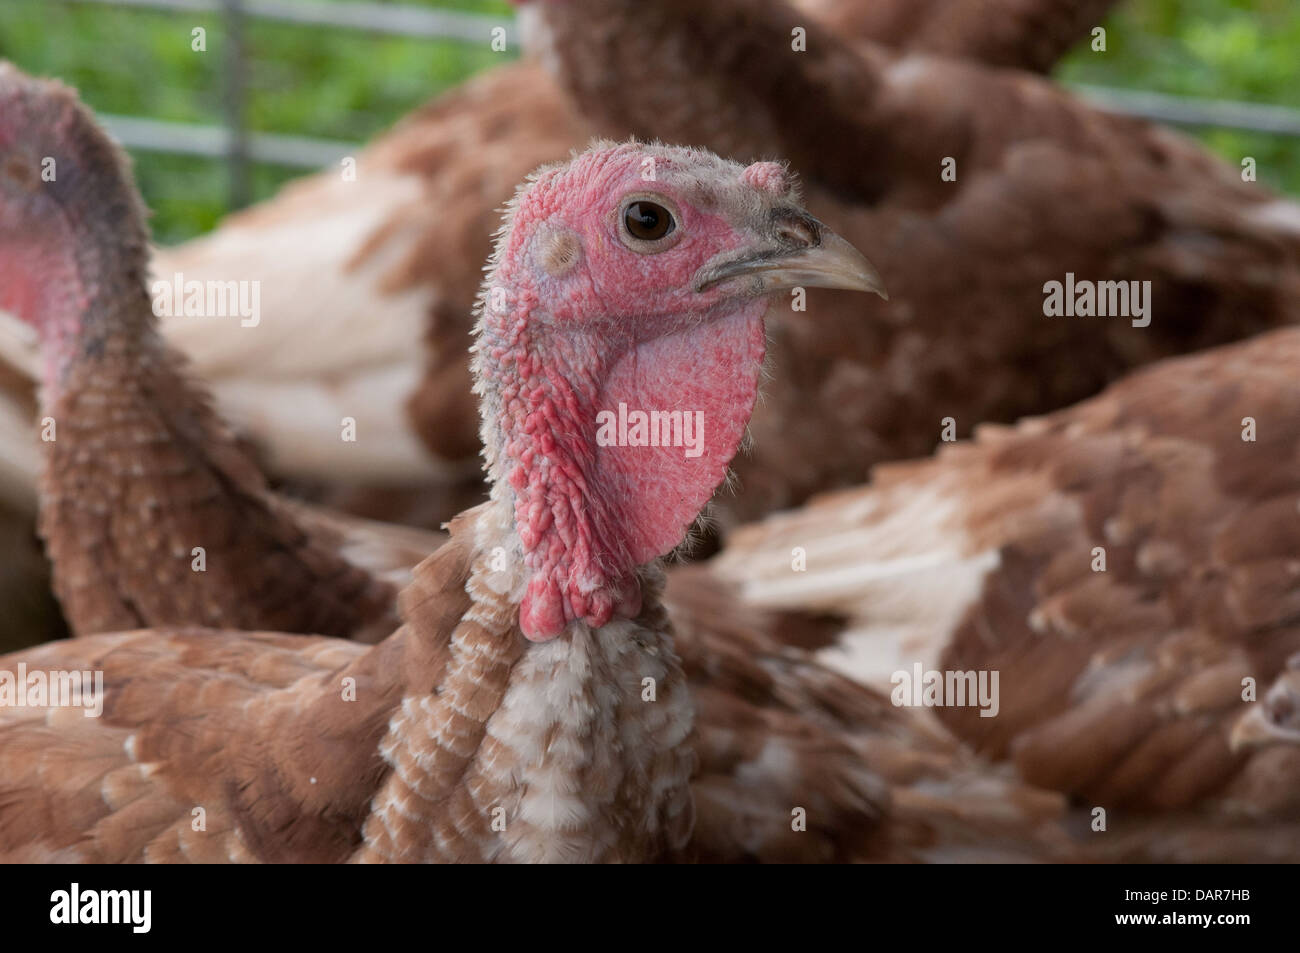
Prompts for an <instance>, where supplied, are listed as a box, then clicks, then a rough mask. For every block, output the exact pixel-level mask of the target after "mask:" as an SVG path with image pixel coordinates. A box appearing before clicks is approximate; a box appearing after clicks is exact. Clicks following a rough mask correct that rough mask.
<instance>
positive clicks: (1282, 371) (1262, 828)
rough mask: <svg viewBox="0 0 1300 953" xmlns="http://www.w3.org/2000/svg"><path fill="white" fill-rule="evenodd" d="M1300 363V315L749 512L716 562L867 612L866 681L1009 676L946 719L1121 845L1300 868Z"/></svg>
mask: <svg viewBox="0 0 1300 953" xmlns="http://www.w3.org/2000/svg"><path fill="white" fill-rule="evenodd" d="M1297 366H1300V332H1297V331H1295V330H1284V331H1279V332H1274V333H1273V334H1270V335H1265V336H1262V337H1260V338H1259V339H1257V340H1254V341H1250V342H1247V343H1245V344H1238V345H1234V346H1231V347H1228V348H1222V349H1218V350H1213V351H1209V352H1206V353H1205V354H1202V355H1197V356H1193V357H1187V358H1182V359H1179V360H1177V361H1170V362H1167V363H1165V364H1162V365H1160V366H1157V367H1154V368H1151V369H1149V370H1146V371H1144V372H1141V373H1138V374H1135V375H1132V376H1131V377H1130V378H1127V379H1125V380H1124V381H1122V382H1121V383H1119V384H1116V385H1113V386H1112V387H1111V388H1109V389H1108V390H1106V391H1105V392H1104V393H1103V394H1102V395H1100V396H1099V397H1097V398H1095V399H1093V400H1090V401H1087V402H1085V403H1083V404H1080V405H1079V406H1077V407H1075V408H1072V409H1070V410H1066V411H1061V412H1059V413H1057V414H1053V415H1051V416H1048V417H1044V418H1040V419H1035V420H1030V421H1026V422H1024V423H1022V424H1021V425H1019V426H1018V427H1015V428H1009V429H1008V428H985V429H983V430H981V431H980V433H979V434H978V436H977V439H976V440H975V441H974V442H973V443H971V444H962V445H958V446H955V447H953V448H950V449H946V450H944V451H943V452H941V453H940V454H939V455H938V456H937V457H936V458H935V459H933V460H929V461H925V462H919V463H905V464H894V465H890V466H886V467H882V468H880V469H878V470H877V472H876V475H875V479H874V480H873V482H872V484H871V485H870V486H868V487H865V488H862V489H859V490H852V491H844V492H841V493H838V494H833V495H829V496H826V497H823V498H819V499H817V500H814V501H812V502H811V503H810V504H808V505H807V506H806V507H804V508H803V509H802V510H799V511H794V512H792V513H789V514H782V515H779V516H776V517H773V518H771V519H769V520H768V521H766V522H764V523H760V524H756V525H754V526H752V527H747V528H745V529H743V530H741V531H739V532H737V533H736V534H735V535H734V536H733V538H732V539H731V540H730V542H729V544H728V548H727V550H726V552H725V554H724V556H723V557H722V559H721V560H720V561H719V562H718V563H717V564H715V565H713V566H712V567H710V570H709V571H710V572H714V573H716V574H717V575H718V576H719V578H720V579H723V580H735V582H736V584H737V585H739V586H741V591H742V593H743V596H744V598H745V599H747V600H750V601H752V602H753V603H754V604H755V605H756V606H758V607H762V608H766V609H773V610H782V611H794V610H797V609H798V610H804V611H809V612H818V613H836V614H839V615H841V616H843V617H847V619H848V622H847V624H846V626H845V629H844V631H843V632H842V633H841V634H840V635H839V636H838V637H837V639H835V640H833V641H828V642H827V643H826V647H825V648H824V649H823V650H822V652H821V653H820V654H819V657H820V658H821V659H822V660H823V661H826V662H828V663H830V664H831V665H833V666H834V667H835V668H838V669H840V670H842V671H845V672H848V673H850V674H853V675H854V676H856V677H857V678H859V679H860V680H862V681H864V682H867V683H871V684H880V685H882V687H885V686H887V682H886V679H887V678H888V677H889V675H890V672H891V669H893V670H898V671H904V672H910V671H911V669H912V665H913V664H914V663H918V662H919V663H921V664H922V665H923V666H924V667H925V668H927V669H929V668H933V669H935V670H938V671H944V672H946V671H997V672H999V673H1000V696H1001V701H1000V708H999V710H998V712H997V715H996V716H995V717H980V712H979V710H978V709H977V708H973V707H943V708H936V709H935V711H936V713H938V715H939V717H940V719H941V721H942V722H943V723H944V724H945V725H946V726H947V727H948V728H949V729H950V730H951V731H952V732H953V733H954V734H955V736H956V737H958V738H960V739H963V740H964V741H965V742H966V743H968V744H970V745H972V746H973V747H974V748H975V749H976V750H978V751H981V752H983V753H985V754H986V755H988V756H990V757H992V758H995V759H998V760H1005V761H1007V762H1009V763H1011V764H1013V765H1014V766H1015V767H1016V769H1017V771H1018V774H1019V776H1020V777H1021V778H1023V779H1024V780H1025V781H1026V782H1028V783H1031V784H1033V785H1036V786H1040V787H1045V788H1048V789H1053V790H1057V791H1060V792H1062V793H1063V794H1065V795H1068V796H1069V797H1070V798H1072V799H1073V801H1074V803H1075V804H1076V805H1078V806H1079V807H1081V808H1087V809H1089V810H1090V809H1092V808H1094V807H1103V808H1105V809H1106V810H1107V812H1108V814H1109V827H1108V831H1109V832H1110V834H1111V835H1115V836H1112V837H1097V838H1096V839H1095V849H1096V850H1097V852H1098V853H1099V854H1100V855H1101V856H1109V857H1124V858H1127V859H1136V858H1140V857H1146V858H1153V857H1154V858H1161V857H1163V858H1166V859H1175V860H1191V859H1207V858H1213V857H1217V858H1219V859H1228V860H1249V859H1290V860H1294V859H1296V858H1298V857H1300V799H1297V797H1296V795H1295V790H1296V789H1295V785H1294V784H1293V783H1292V782H1291V779H1293V778H1295V777H1297V776H1300V745H1297V744H1296V743H1295V739H1294V737H1292V736H1289V735H1287V734H1285V732H1281V731H1278V730H1276V727H1275V724H1285V722H1286V721H1287V720H1289V719H1291V712H1292V710H1293V709H1292V707H1291V706H1290V704H1286V705H1280V706H1276V707H1275V708H1274V710H1273V711H1272V712H1271V713H1269V714H1268V715H1264V714H1263V711H1262V709H1261V708H1260V706H1263V705H1264V704H1265V692H1266V691H1268V688H1269V686H1270V685H1271V684H1272V683H1274V681H1275V680H1277V681H1278V682H1279V689H1278V690H1279V691H1280V692H1281V693H1282V694H1286V695H1287V697H1288V698H1290V697H1293V696H1292V695H1291V694H1288V692H1289V690H1288V689H1286V688H1285V687H1284V685H1282V682H1283V678H1284V676H1285V675H1286V674H1287V670H1286V668H1285V666H1286V661H1287V659H1288V658H1289V657H1291V656H1293V655H1294V654H1295V653H1296V652H1297V651H1300V561H1297V554H1298V553H1300V521H1297V518H1296V514H1297V500H1300V466H1298V465H1297V464H1300V389H1297V388H1296V386H1295V368H1296V367H1297ZM1252 428H1257V429H1254V430H1252ZM1246 438H1251V439H1246ZM796 546H798V547H803V549H804V550H805V551H806V560H807V567H808V571H807V572H806V573H795V572H792V571H791V558H790V552H791V549H792V548H793V547H796ZM1103 559H1104V562H1102V561H1101V560H1103ZM1255 699H1259V700H1258V701H1256V700H1255ZM1261 718H1264V719H1266V720H1265V722H1264V723H1262V724H1255V723H1256V722H1257V721H1258V720H1259V719H1261ZM1246 720H1249V721H1250V722H1251V727H1252V728H1253V730H1252V731H1251V732H1249V733H1248V734H1249V735H1250V737H1251V738H1252V739H1253V740H1251V741H1249V742H1248V743H1244V744H1243V743H1241V740H1240V737H1239V736H1241V734H1242V729H1241V727H1239V726H1241V725H1242V723H1243V721H1246ZM1234 738H1237V740H1236V741H1234ZM1261 739H1262V742H1261ZM1270 741H1273V742H1275V743H1271V744H1269V743H1267V742H1270ZM1252 852H1257V853H1252Z"/></svg>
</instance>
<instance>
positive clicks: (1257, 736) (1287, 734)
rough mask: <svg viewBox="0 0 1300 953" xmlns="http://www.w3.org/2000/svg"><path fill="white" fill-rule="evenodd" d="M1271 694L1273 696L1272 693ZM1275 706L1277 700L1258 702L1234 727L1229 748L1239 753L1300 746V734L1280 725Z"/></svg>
mask: <svg viewBox="0 0 1300 953" xmlns="http://www.w3.org/2000/svg"><path fill="white" fill-rule="evenodd" d="M1269 694H1270V696H1271V695H1272V693H1271V692H1270V693H1269ZM1275 704H1276V702H1275V699H1273V698H1272V697H1269V698H1266V699H1264V701H1262V702H1256V703H1255V705H1254V706H1253V707H1252V708H1251V709H1250V711H1248V712H1246V714H1244V715H1242V716H1241V717H1240V718H1239V719H1237V723H1236V724H1235V725H1233V726H1232V734H1231V735H1229V737H1228V747H1229V748H1230V749H1232V751H1234V752H1238V751H1250V750H1252V749H1255V748H1266V747H1268V746H1269V745H1275V744H1282V743H1286V742H1289V743H1291V744H1300V732H1297V731H1295V730H1294V729H1290V728H1287V727H1285V726H1283V725H1281V724H1279V723H1278V721H1277V719H1276V716H1275V712H1274V706H1275Z"/></svg>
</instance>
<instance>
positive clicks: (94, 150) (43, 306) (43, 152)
mask: <svg viewBox="0 0 1300 953" xmlns="http://www.w3.org/2000/svg"><path fill="white" fill-rule="evenodd" d="M144 221H145V212H144V208H143V205H142V204H141V202H140V197H139V195H138V193H137V192H136V190H135V187H134V185H133V183H132V179H131V175H130V170H129V164H128V161H127V159H126V156H125V154H124V153H123V152H122V151H121V150H120V149H118V148H117V147H116V146H114V145H113V144H112V143H111V142H109V141H108V140H107V137H105V136H104V135H103V134H102V133H101V132H100V131H99V130H98V128H97V126H96V124H95V120H94V117H93V116H91V114H90V112H89V110H87V109H86V108H85V107H84V106H82V105H81V103H79V102H78V101H77V98H76V94H75V93H74V92H73V91H72V90H70V89H68V88H67V87H66V86H63V85H62V84H61V83H58V82H55V81H53V80H38V79H32V78H31V77H28V76H26V75H24V74H23V73H21V72H19V71H18V70H17V69H16V68H15V67H13V66H12V65H11V64H9V63H4V62H0V308H3V309H5V310H6V311H9V312H10V313H11V314H14V315H16V316H17V317H19V318H21V319H22V320H23V321H25V322H27V323H28V324H30V325H31V326H32V327H34V328H35V329H36V331H37V332H38V333H39V335H40V338H41V347H42V353H43V355H44V359H45V385H46V390H47V397H48V396H51V394H50V392H51V391H54V392H55V394H57V391H58V387H59V384H60V382H61V381H62V380H63V379H64V377H65V376H66V374H67V372H68V370H69V369H70V368H71V367H72V366H73V365H74V364H75V363H76V362H77V361H79V360H80V359H82V358H84V357H86V356H92V357H93V356H94V355H95V354H96V353H97V352H98V350H99V349H100V348H101V347H102V346H103V344H104V340H105V337H106V336H107V334H108V333H109V331H110V329H117V331H118V333H120V331H121V329H123V328H126V329H140V330H143V329H146V328H149V327H151V326H152V311H151V309H150V305H149V297H148V293H147V290H146V287H145V275H146V271H147V267H148V241H149V236H148V231H147V229H146V228H145V225H144Z"/></svg>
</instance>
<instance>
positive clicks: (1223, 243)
mask: <svg viewBox="0 0 1300 953" xmlns="http://www.w3.org/2000/svg"><path fill="white" fill-rule="evenodd" d="M523 6H524V8H525V9H526V10H528V11H531V15H530V18H529V19H528V21H527V26H528V27H529V29H528V32H527V33H526V36H527V37H529V38H531V39H532V41H533V42H534V43H535V44H536V45H538V46H539V48H540V49H541V51H542V55H543V59H544V61H545V62H546V63H547V64H548V65H549V66H550V67H551V68H552V69H553V70H554V71H556V73H557V75H558V76H559V77H560V80H561V82H562V83H563V85H564V86H565V88H566V89H567V90H568V91H569V92H570V93H571V94H572V96H573V97H574V99H575V101H576V102H577V103H578V105H579V108H580V109H581V110H582V112H583V114H584V115H586V116H587V117H588V118H589V119H590V121H591V122H592V123H593V124H594V125H595V126H596V127H597V128H598V129H600V131H601V132H602V133H605V134H609V135H615V136H617V135H627V134H635V135H637V136H639V137H644V138H658V139H663V140H665V141H675V142H692V143H697V144H700V145H703V146H705V147H707V148H709V149H712V150H713V151H715V152H718V153H720V154H730V155H732V156H733V157H734V158H737V159H740V160H742V161H747V160H748V159H749V158H750V157H762V156H765V155H773V154H779V155H782V156H786V157H788V158H790V159H791V160H792V162H791V165H792V168H793V169H794V170H795V171H796V172H798V173H799V174H800V176H801V178H802V181H803V183H804V185H805V187H806V188H805V197H806V200H807V202H808V205H809V208H810V209H811V210H812V211H813V213H814V214H816V215H817V216H818V217H819V218H821V219H822V220H824V221H825V222H827V223H828V224H829V225H830V226H831V227H832V228H834V229H835V230H837V231H838V232H840V233H841V234H843V235H845V236H846V237H847V238H848V239H849V240H850V241H851V242H853V243H854V244H855V245H857V246H858V247H860V248H862V249H863V250H864V252H865V253H866V254H867V255H868V257H869V258H871V260H872V261H873V262H875V264H876V265H877V266H878V267H879V268H880V271H881V274H882V276H883V278H884V280H885V283H886V284H887V285H888V287H889V290H890V295H891V299H890V301H889V302H888V303H887V304H886V303H882V302H870V301H864V300H861V299H859V298H854V297H849V296H845V295H840V294H834V293H832V294H819V293H817V292H810V293H809V296H808V298H807V301H806V306H807V310H806V311H798V310H795V309H787V310H784V311H782V312H780V313H779V314H776V315H774V317H773V322H772V325H771V328H770V333H771V335H772V348H771V352H772V361H773V364H774V366H775V367H776V368H777V371H778V372H777V374H776V377H775V380H774V382H773V385H772V386H771V387H770V388H768V390H767V393H766V399H765V401H764V402H763V403H762V404H761V405H760V407H759V408H758V409H757V411H756V413H755V417H754V421H753V430H754V434H755V438H756V442H755V451H754V453H753V454H751V455H748V456H746V457H745V458H742V459H741V460H739V461H738V462H737V467H736V471H737V476H738V479H739V485H740V492H739V493H738V495H737V497H736V498H735V500H734V501H725V502H724V503H723V504H722V505H720V506H719V512H718V519H719V522H720V523H721V524H722V525H723V526H724V528H725V526H727V525H731V524H734V523H735V522H736V521H738V520H743V519H749V518H756V517H758V516H761V515H763V514H764V513H766V512H770V511H771V510H772V509H774V508H780V507H790V506H794V505H797V504H798V503H800V502H801V501H802V500H804V499H805V498H807V496H809V495H810V494H812V493H814V492H817V491H822V490H826V489H828V488H832V487H834V486H837V485H852V484H854V483H860V482H862V480H864V479H865V478H866V474H867V471H868V469H869V467H870V465H871V464H873V463H875V462H879V461H883V460H888V459H896V458H904V457H912V456H920V455H924V454H927V453H929V452H930V451H931V450H932V449H933V447H934V446H935V445H936V444H937V443H938V442H939V440H940V438H941V437H942V436H943V435H944V433H945V431H946V430H948V429H954V430H955V432H956V433H957V434H958V435H966V434H969V433H970V431H971V428H972V427H973V426H974V425H975V424H977V423H979V422H983V421H1002V422H1010V421H1013V420H1016V419H1018V418H1019V417H1022V416H1024V415H1026V414H1033V413H1042V412H1045V411H1047V410H1052V409H1055V408H1058V407H1064V406H1068V405H1070V404H1072V403H1075V402H1077V401H1079V400H1081V399H1083V398H1085V397H1088V396H1091V395H1092V394H1095V393H1096V392H1097V391H1099V390H1100V389H1101V388H1102V387H1103V386H1104V385H1105V384H1106V383H1107V382H1108V381H1110V380H1113V379H1115V378H1117V377H1119V376H1120V375H1121V374H1122V373H1123V372H1125V371H1126V370H1127V369H1129V368H1132V367H1135V366H1137V365H1140V364H1144V363H1148V362H1150V361H1153V360H1157V359H1159V358H1162V357H1166V356H1171V355H1176V354H1178V353H1181V352H1185V351H1189V350H1195V349H1200V348H1204V347H1208V346H1212V345H1215V344H1221V343H1226V342H1228V341H1231V340H1235V339H1239V338H1242V337H1247V336H1250V335H1253V334H1257V333H1260V332H1262V331H1265V330H1268V329H1270V328H1274V327H1278V326H1281V325H1286V324H1292V323H1294V322H1295V321H1296V319H1297V317H1300V304H1297V302H1300V207H1297V206H1296V205H1295V204H1293V203H1291V202H1289V201H1286V200H1283V199H1279V198H1277V197H1275V196H1273V195H1271V194H1270V193H1269V192H1268V191H1267V190H1266V189H1263V188H1261V187H1260V186H1258V185H1257V184H1254V183H1245V182H1243V181H1242V180H1241V175H1240V173H1239V170H1236V169H1233V168H1229V167H1227V166H1225V165H1223V164H1221V163H1220V162H1218V161H1217V160H1215V159H1212V158H1211V157H1210V156H1208V155H1207V154H1206V153H1205V152H1204V151H1203V150H1202V149H1201V148H1199V147H1198V146H1196V145H1195V144H1193V143H1191V142H1190V141H1188V140H1186V139H1184V138H1183V137H1181V136H1179V135H1176V134H1174V133H1171V132H1169V131H1167V130H1164V129H1161V128H1159V127H1155V126H1152V125H1150V124H1148V123H1145V122H1141V121H1138V120H1134V119H1129V118H1123V117H1117V116H1109V115H1105V114H1102V113H1099V112H1097V111H1096V110H1094V109H1091V108H1089V107H1088V106H1085V105H1084V104H1082V103H1080V102H1079V101H1078V100H1076V99H1074V98H1073V97H1071V96H1070V95H1068V94H1067V93H1065V92H1063V91H1061V90H1060V89H1058V88H1057V87H1055V86H1053V85H1052V84H1050V83H1048V82H1046V81H1044V80H1042V79H1039V78H1037V77H1033V76H1029V75H1026V74H1020V73H1014V72H1010V71H1005V70H990V69H987V68H983V67H980V66H978V65H975V64H971V63H963V62H956V61H950V60H944V59H942V58H936V57H929V56H923V55H919V54H912V55H906V56H905V55H900V54H897V53H893V52H890V51H888V50H886V49H884V48H880V47H871V46H870V45H863V44H858V45H856V46H853V45H850V44H848V43H846V42H844V41H842V40H841V39H840V38H838V37H837V36H836V35H834V34H833V33H831V32H830V31H826V30H823V29H819V28H818V25H817V24H816V23H814V22H809V23H807V24H804V25H805V26H806V37H805V39H806V44H807V49H806V51H803V52H801V51H798V50H794V49H792V48H791V44H792V39H791V30H792V26H793V25H796V24H803V19H804V18H801V17H800V16H799V15H798V14H797V13H796V12H794V11H793V10H792V8H790V7H789V6H787V5H785V4H783V3H780V2H768V3H761V4H760V3H754V2H750V0H719V2H714V3H709V4H700V3H687V2H685V0H663V2H659V3H654V4H634V3H632V2H631V0H599V2H597V0H564V2H554V0H526V2H525V3H524V4H523ZM646 64H653V68H654V75H655V81H654V82H645V81H643V70H644V69H645V68H646ZM717 115H728V116H734V117H737V120H738V121H736V122H734V123H730V124H719V123H717V122H716V121H715V117H716V116H717ZM742 117H743V121H740V120H741V119H742ZM946 169H948V170H951V172H952V175H951V176H945V175H944V173H945V170H946ZM949 179H951V180H949ZM1053 283H1054V284H1053ZM1103 283H1105V284H1103ZM1053 287H1056V288H1058V289H1061V290H1064V289H1067V288H1068V289H1071V290H1073V289H1075V288H1078V289H1080V292H1079V293H1080V294H1082V289H1084V288H1092V289H1095V288H1102V289H1110V290H1111V291H1112V292H1113V293H1114V297H1109V296H1107V299H1106V301H1104V302H1102V303H1101V304H1096V303H1093V304H1090V305H1088V306H1087V307H1086V308H1085V307H1083V306H1081V307H1080V308H1079V310H1078V313H1077V314H1076V313H1075V310H1074V309H1073V307H1070V308H1069V309H1063V308H1058V307H1057V306H1056V305H1055V304H1053V303H1052V296H1051V295H1050V294H1049V290H1050V289H1052V288H1053ZM1121 292H1122V293H1123V300H1121V299H1120V298H1119V294H1120V293H1121ZM1070 297H1071V301H1072V302H1073V300H1074V297H1075V296H1074V295H1073V294H1071V295H1070ZM1093 300H1094V302H1095V301H1096V299H1095V298H1094V299H1093Z"/></svg>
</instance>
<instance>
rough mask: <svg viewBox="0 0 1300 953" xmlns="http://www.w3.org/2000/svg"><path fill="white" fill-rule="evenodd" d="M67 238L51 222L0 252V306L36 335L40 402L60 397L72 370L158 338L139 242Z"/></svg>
mask: <svg viewBox="0 0 1300 953" xmlns="http://www.w3.org/2000/svg"><path fill="white" fill-rule="evenodd" d="M69 236H70V230H69V229H67V228H60V227H58V226H57V225H50V226H49V227H48V229H47V230H46V232H45V233H44V234H43V235H42V236H37V237H36V238H35V239H33V240H29V241H27V242H23V243H19V242H16V241H15V242H13V243H12V244H11V243H9V242H5V243H4V245H3V247H0V307H2V308H4V309H5V310H6V311H10V312H11V313H13V314H15V315H16V316H17V317H19V318H20V319H22V320H23V321H24V322H25V323H27V324H29V325H30V326H32V327H34V328H35V329H36V331H37V333H38V335H39V336H40V342H41V355H42V359H43V364H44V371H43V383H44V385H45V398H46V401H47V402H52V401H54V400H57V399H58V398H59V396H60V395H61V394H62V391H63V388H64V382H65V381H66V380H67V378H68V375H69V372H70V370H71V368H72V367H73V366H74V365H76V364H78V363H80V362H81V361H83V360H85V359H87V358H93V357H95V356H97V355H99V354H102V353H103V352H104V350H105V349H106V348H112V347H115V346H121V345H122V343H123V342H127V341H136V340H138V339H139V338H140V337H141V336H142V335H143V336H149V335H156V333H157V332H156V330H155V321H154V317H153V313H152V311H151V309H150V304H149V298H148V295H147V294H146V292H145V289H144V285H143V280H142V274H143V271H144V267H145V266H144V263H143V254H142V252H141V245H139V244H137V243H133V242H126V243H125V244H124V245H123V246H122V247H120V248H115V247H114V246H113V245H112V244H111V243H109V244H107V245H102V247H101V243H100V242H99V241H97V240H96V237H95V236H93V235H91V234H90V232H89V231H88V232H84V233H82V234H80V235H79V236H78V237H77V238H75V239H73V238H70V237H69ZM42 238H43V239H44V240H42Z"/></svg>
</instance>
